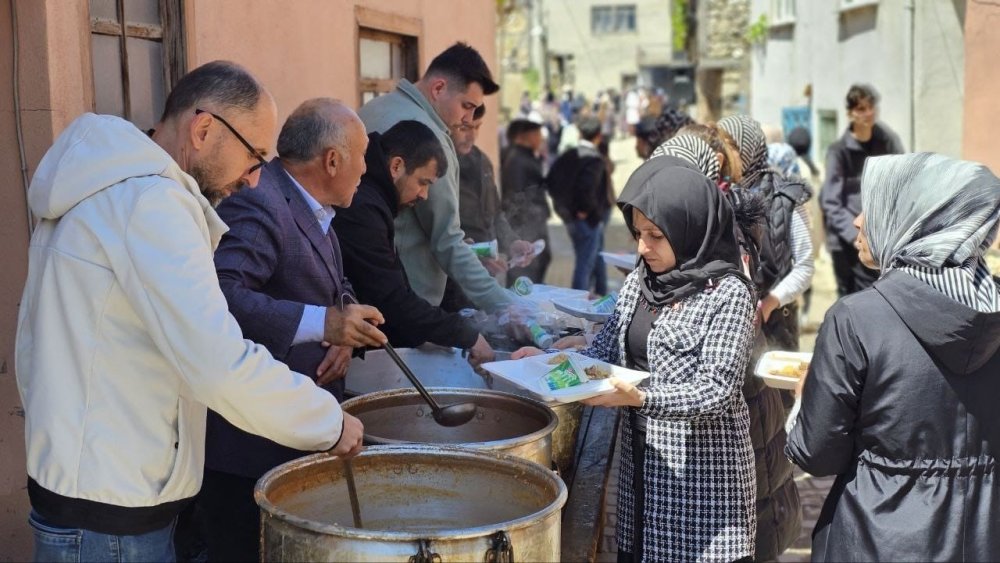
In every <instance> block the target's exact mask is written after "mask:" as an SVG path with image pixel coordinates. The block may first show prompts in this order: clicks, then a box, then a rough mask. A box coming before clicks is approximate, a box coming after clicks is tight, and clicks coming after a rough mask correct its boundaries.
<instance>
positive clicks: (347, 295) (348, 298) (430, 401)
mask: <svg viewBox="0 0 1000 563" xmlns="http://www.w3.org/2000/svg"><path fill="white" fill-rule="evenodd" d="M340 300H341V303H340V308H341V309H344V308H345V306H346V302H348V301H349V302H351V303H353V304H355V305H357V304H358V300H357V299H355V298H354V296H353V295H351V294H350V293H344V294H342V295H341V296H340ZM382 349H384V350H385V352H386V353H387V354H389V357H390V358H392V361H394V362H396V365H397V366H399V369H401V370H403V374H404V375H405V376H406V378H407V379H409V380H410V383H412V384H413V386H414V387H416V388H417V391H418V392H420V395H421V396H422V397H423V398H424V400H425V401H427V404H428V405H430V406H431V409H432V410H433V411H434V414H435V415H437V414H438V413H440V412H441V407H440V406H439V405H438V404H437V401H435V400H434V397H431V394H430V393H428V392H427V389H424V386H423V384H421V383H420V380H419V379H417V376H416V374H414V373H413V372H412V371H411V370H410V366H408V365H406V362H404V361H403V358H400V357H399V354H397V353H396V349H395V348H393V347H392V344H389V342H388V341H386V343H385V344H383V345H382Z"/></svg>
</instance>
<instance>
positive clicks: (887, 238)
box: [861, 153, 1000, 311]
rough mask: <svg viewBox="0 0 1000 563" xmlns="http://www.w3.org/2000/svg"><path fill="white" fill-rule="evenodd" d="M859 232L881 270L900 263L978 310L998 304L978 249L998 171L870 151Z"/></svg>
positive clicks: (996, 201)
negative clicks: (861, 226) (995, 172)
mask: <svg viewBox="0 0 1000 563" xmlns="http://www.w3.org/2000/svg"><path fill="white" fill-rule="evenodd" d="M861 206H862V209H863V210H864V214H865V222H864V227H863V228H864V233H865V237H866V238H867V239H868V246H869V248H870V249H871V252H872V257H873V258H874V259H875V262H876V263H877V264H878V266H879V268H880V269H881V270H882V271H883V273H885V272H887V271H889V270H891V269H901V270H904V271H906V272H907V273H909V274H911V275H913V276H915V277H917V278H918V279H921V280H923V281H924V282H926V283H928V284H930V285H931V286H933V287H935V288H936V289H938V290H939V291H941V292H943V293H945V294H946V295H948V296H949V297H952V298H954V299H956V300H958V301H959V302H961V303H963V304H965V305H966V306H969V307H971V308H973V309H976V310H979V311H997V310H998V309H1000V299H998V295H997V289H996V285H995V284H994V283H993V281H992V277H991V276H990V275H989V270H988V269H987V267H986V263H985V261H984V260H983V253H984V252H985V251H986V249H987V248H989V246H990V244H992V242H993V240H994V238H995V237H996V231H997V223H998V221H1000V179H998V178H997V177H996V176H994V175H993V173H992V172H990V171H989V169H988V168H986V167H985V166H983V165H982V164H978V163H975V162H969V161H965V160H956V159H953V158H949V157H946V156H942V155H939V154H933V153H916V154H905V155H891V156H879V157H870V158H869V159H868V160H867V161H866V162H865V168H864V173H863V174H862V176H861Z"/></svg>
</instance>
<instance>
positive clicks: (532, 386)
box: [482, 348, 649, 404]
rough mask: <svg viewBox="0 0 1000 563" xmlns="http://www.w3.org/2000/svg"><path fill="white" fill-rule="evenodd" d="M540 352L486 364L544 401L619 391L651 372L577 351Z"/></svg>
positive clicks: (528, 350)
mask: <svg viewBox="0 0 1000 563" xmlns="http://www.w3.org/2000/svg"><path fill="white" fill-rule="evenodd" d="M540 352H541V351H540V350H538V349H537V348H526V349H522V350H519V351H518V352H515V354H514V355H512V356H511V357H512V358H515V357H518V358H520V359H516V360H508V361H505V362H490V363H486V364H483V366H482V367H483V369H485V370H487V371H489V372H490V373H492V374H493V375H495V376H497V377H500V378H503V379H506V380H508V381H510V382H511V383H514V384H515V385H518V386H520V387H523V388H525V389H527V390H529V391H531V392H532V393H535V394H536V395H538V396H539V397H541V398H542V399H543V400H546V401H558V402H561V403H574V402H577V401H582V400H585V399H590V398H592V397H597V396H601V395H608V394H617V393H620V392H621V389H622V388H624V386H622V385H620V384H622V383H624V384H625V385H627V386H633V385H635V384H636V383H638V382H640V381H642V380H644V379H646V378H647V377H649V373H648V372H644V371H637V370H632V369H627V368H623V367H621V366H616V365H613V364H609V363H606V362H602V361H600V360H596V359H594V358H590V357H587V356H584V355H582V354H578V353H576V352H557V353H551V354H544V353H540ZM640 404H641V403H640Z"/></svg>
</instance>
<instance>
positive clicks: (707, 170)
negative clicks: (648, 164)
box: [649, 133, 721, 182]
mask: <svg viewBox="0 0 1000 563" xmlns="http://www.w3.org/2000/svg"><path fill="white" fill-rule="evenodd" d="M665 155H666V156H676V157H677V158H681V159H684V160H686V161H688V162H690V163H691V164H694V165H695V166H697V167H698V169H699V170H701V172H702V173H703V174H704V175H705V176H707V177H708V179H709V180H711V181H713V182H718V181H719V174H720V171H721V167H720V166H719V158H718V157H717V156H716V154H715V151H714V150H712V147H710V146H708V143H706V142H705V141H703V140H701V139H699V138H698V137H695V136H693V135H686V134H683V133H682V134H680V135H676V136H674V137H671V138H670V139H668V140H666V141H664V142H663V144H661V145H660V146H658V147H656V150H654V151H653V154H651V155H649V158H656V157H659V156H665Z"/></svg>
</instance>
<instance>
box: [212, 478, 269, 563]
mask: <svg viewBox="0 0 1000 563" xmlns="http://www.w3.org/2000/svg"><path fill="white" fill-rule="evenodd" d="M256 484H257V480H256V479H253V478H251V477H243V476H240V475H232V474H230V473H222V472H221V471H212V470H211V469H205V480H204V483H202V486H201V493H199V495H198V504H199V508H200V509H201V520H202V535H203V538H204V541H205V543H206V544H207V545H208V560H209V561H254V562H256V561H260V510H259V509H258V508H257V503H256V502H254V500H253V489H254V486H255V485H256Z"/></svg>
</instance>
